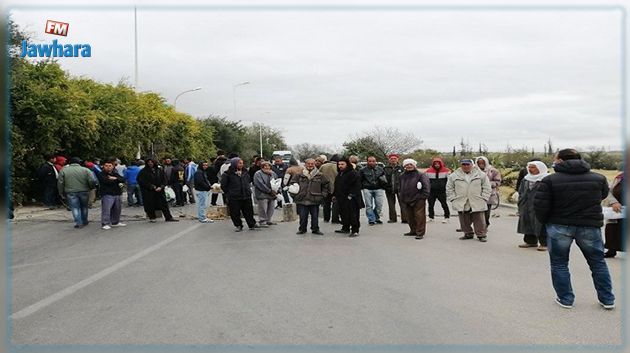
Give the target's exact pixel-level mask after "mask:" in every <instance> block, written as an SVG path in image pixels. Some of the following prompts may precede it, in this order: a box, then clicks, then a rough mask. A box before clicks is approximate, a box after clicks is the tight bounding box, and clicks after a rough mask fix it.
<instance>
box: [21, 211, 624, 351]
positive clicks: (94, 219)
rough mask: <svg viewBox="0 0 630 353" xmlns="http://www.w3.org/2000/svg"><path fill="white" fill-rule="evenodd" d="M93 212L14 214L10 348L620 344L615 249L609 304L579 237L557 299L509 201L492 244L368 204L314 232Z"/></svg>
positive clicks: (543, 257) (541, 255)
mask: <svg viewBox="0 0 630 353" xmlns="http://www.w3.org/2000/svg"><path fill="white" fill-rule="evenodd" d="M436 207H437V208H438V211H437V212H438V213H440V211H439V206H436ZM98 211H99V210H98V209H95V210H91V214H90V219H91V223H90V225H89V226H88V227H86V228H84V229H73V228H72V222H71V216H70V213H69V212H66V211H50V212H48V213H45V214H44V213H42V215H40V216H33V217H29V218H28V219H23V220H18V221H16V222H14V223H13V225H12V232H11V245H12V259H11V260H12V264H13V266H12V267H11V269H10V270H11V271H10V272H11V275H12V282H11V284H12V300H11V303H12V308H11V313H13V316H12V319H11V321H10V323H11V326H10V327H11V331H10V332H11V336H10V339H11V342H12V343H13V344H16V345H22V344H24V345H75V344H83V345H93V344H96V345H110V344H113V345H118V344H123V345H162V344H169V345H170V344H174V345H180V344H181V345H217V344H218V345H224V344H226V345H231V344H238V345H313V344H314V345H381V344H383V345H389V344H394V345H401V344H403V345H407V344H410V345H423V346H425V345H475V346H476V345H510V346H511V345H515V346H521V347H530V346H532V345H533V346H532V347H534V348H535V347H547V346H551V347H564V345H571V346H574V345H575V346H580V345H586V346H589V347H590V346H606V347H608V346H613V348H614V346H616V345H620V344H621V343H622V333H621V331H622V312H623V310H624V309H625V308H623V301H622V300H621V297H622V281H621V275H622V267H623V265H624V263H625V261H626V259H625V254H622V255H621V256H619V257H618V258H614V259H609V260H607V262H608V265H609V268H610V271H611V275H612V278H613V284H614V286H615V293H616V295H617V297H618V299H619V300H618V301H617V308H616V309H615V310H613V311H605V310H603V309H602V308H600V307H599V305H598V303H597V298H596V295H595V290H594V288H593V284H592V281H591V276H590V271H589V270H588V267H587V265H586V262H585V261H584V259H583V257H582V255H581V253H580V252H579V249H578V248H577V246H575V245H574V247H573V248H572V253H571V264H570V268H571V272H572V281H573V288H574V291H575V293H576V301H575V306H574V308H573V309H571V310H567V309H563V308H560V307H558V306H557V305H556V304H555V303H554V297H555V295H554V291H553V289H552V287H551V279H550V274H549V269H548V268H549V259H548V255H547V253H546V252H539V251H536V249H535V248H534V249H520V248H518V247H517V245H518V244H519V243H521V240H522V237H521V235H518V234H516V231H515V229H516V222H517V218H516V217H514V215H513V213H514V210H513V209H509V208H500V209H499V210H497V211H495V213H496V214H498V215H500V217H498V218H494V217H493V218H492V219H491V222H492V225H491V226H490V230H489V233H488V242H487V243H481V242H479V241H477V240H465V241H462V240H458V237H459V236H460V235H461V233H456V232H455V229H456V228H457V227H458V223H457V219H456V218H455V219H452V220H451V223H450V224H442V223H441V222H440V221H441V217H438V218H436V222H434V223H429V224H428V230H427V235H426V236H425V238H424V239H423V240H415V239H413V237H404V236H402V234H403V233H404V232H407V231H408V227H407V226H406V225H404V224H400V223H396V224H384V225H376V226H367V221H366V218H365V215H364V214H363V212H362V220H361V222H362V226H361V232H360V236H359V237H357V238H348V237H347V236H344V235H341V234H335V233H333V230H334V229H338V227H337V226H336V225H331V224H325V223H321V229H322V231H323V232H324V233H325V235H324V236H318V235H312V234H310V233H307V234H305V235H296V234H295V232H296V230H297V222H292V223H281V222H279V223H278V225H276V226H272V227H271V228H269V229H263V230H259V231H247V230H246V231H244V232H242V233H235V232H234V231H233V226H232V224H231V222H230V221H229V220H223V221H217V222H215V223H213V224H201V223H199V222H197V221H195V220H194V219H193V215H195V214H196V210H195V208H194V206H187V207H185V208H183V209H174V215H176V216H177V215H180V214H181V215H184V216H187V217H183V218H180V219H181V222H179V223H164V222H163V221H162V222H158V223H154V224H151V223H148V222H147V221H146V220H145V219H143V218H142V216H141V210H140V209H138V208H124V209H123V221H124V222H126V223H127V224H128V226H127V227H125V228H116V229H112V230H109V231H105V230H101V229H100V222H99V217H100V214H99V212H98ZM383 214H385V215H386V214H387V210H386V206H385V210H384V212H383ZM280 215H281V212H279V211H276V216H278V217H279V216H280ZM320 221H321V220H320ZM606 347H604V348H606Z"/></svg>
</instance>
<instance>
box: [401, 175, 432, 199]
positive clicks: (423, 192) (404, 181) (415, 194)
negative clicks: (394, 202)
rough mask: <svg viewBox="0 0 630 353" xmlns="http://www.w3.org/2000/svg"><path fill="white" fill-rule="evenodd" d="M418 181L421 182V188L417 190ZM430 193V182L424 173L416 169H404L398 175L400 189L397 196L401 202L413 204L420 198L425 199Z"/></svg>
mask: <svg viewBox="0 0 630 353" xmlns="http://www.w3.org/2000/svg"><path fill="white" fill-rule="evenodd" d="M418 182H420V183H422V189H420V190H418ZM430 193H431V183H430V182H429V177H428V176H427V175H426V174H425V173H420V172H419V171H418V170H417V169H416V170H412V171H405V172H404V173H403V175H401V176H400V190H399V191H398V198H399V200H400V202H401V203H406V204H415V203H416V201H418V200H420V199H425V200H426V199H427V198H429V195H430Z"/></svg>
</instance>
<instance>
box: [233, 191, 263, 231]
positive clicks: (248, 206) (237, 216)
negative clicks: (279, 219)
mask: <svg viewBox="0 0 630 353" xmlns="http://www.w3.org/2000/svg"><path fill="white" fill-rule="evenodd" d="M228 205H229V211H230V218H231V219H232V223H233V224H234V226H235V227H242V226H243V221H242V220H241V212H242V213H243V217H245V222H247V226H248V227H250V228H252V227H253V226H255V225H256V220H255V219H254V207H253V206H252V200H251V199H249V198H248V199H245V200H233V199H228Z"/></svg>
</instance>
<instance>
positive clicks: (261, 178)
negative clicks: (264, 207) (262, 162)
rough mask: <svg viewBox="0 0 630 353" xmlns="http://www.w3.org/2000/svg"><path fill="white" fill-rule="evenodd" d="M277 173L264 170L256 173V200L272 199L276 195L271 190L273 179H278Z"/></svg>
mask: <svg viewBox="0 0 630 353" xmlns="http://www.w3.org/2000/svg"><path fill="white" fill-rule="evenodd" d="M277 178H278V176H277V175H276V173H274V172H271V174H267V173H265V172H263V171H262V170H259V171H257V172H256V173H254V181H253V183H254V196H255V197H256V200H272V199H274V198H276V197H275V195H274V193H273V192H272V190H271V180H272V179H277Z"/></svg>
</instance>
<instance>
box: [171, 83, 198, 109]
mask: <svg viewBox="0 0 630 353" xmlns="http://www.w3.org/2000/svg"><path fill="white" fill-rule="evenodd" d="M200 89H201V87H197V88H193V89H189V90H186V91H184V92H182V93H180V94H178V95H177V96H176V97H175V103H174V104H173V108H174V109H175V110H177V98H179V97H180V96H181V95H182V94H184V93H188V92H194V91H199V90H200Z"/></svg>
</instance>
